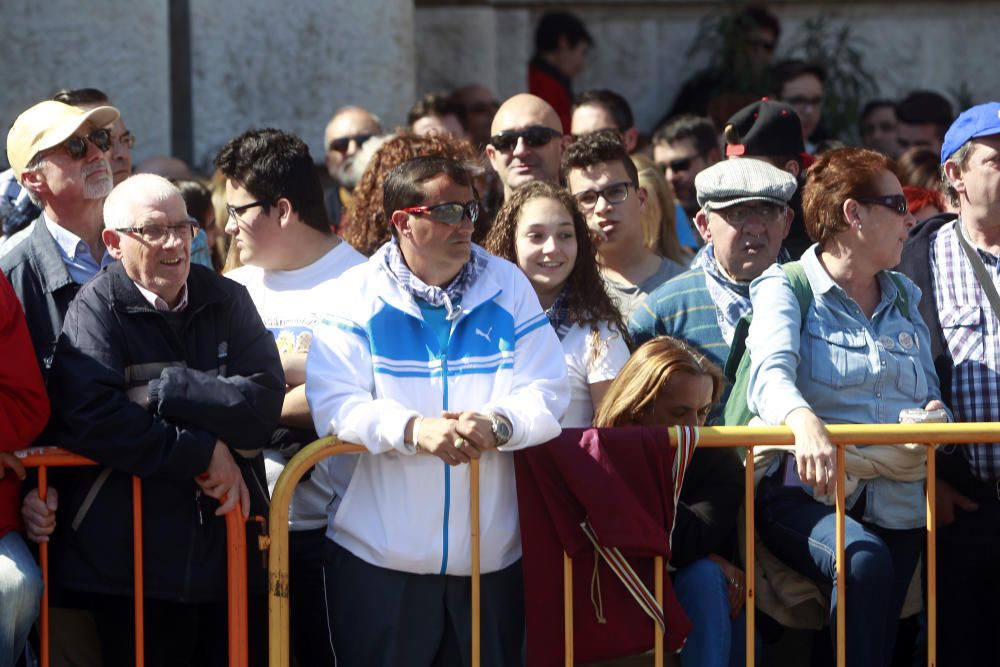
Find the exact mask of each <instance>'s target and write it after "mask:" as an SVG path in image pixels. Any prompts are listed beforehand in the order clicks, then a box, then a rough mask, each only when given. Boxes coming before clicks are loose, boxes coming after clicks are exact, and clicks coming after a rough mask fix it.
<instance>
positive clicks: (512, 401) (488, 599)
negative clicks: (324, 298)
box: [306, 157, 569, 667]
mask: <svg viewBox="0 0 1000 667" xmlns="http://www.w3.org/2000/svg"><path fill="white" fill-rule="evenodd" d="M384 212H385V217H386V219H387V220H389V221H390V224H391V225H392V239H391V240H390V241H389V242H388V243H386V244H385V245H383V246H382V247H381V248H380V249H379V250H378V251H377V252H376V253H375V254H374V255H373V256H372V257H371V258H370V259H369V260H368V262H367V263H365V264H364V265H362V266H358V267H355V268H353V269H351V270H349V271H348V272H347V273H345V274H344V275H343V276H342V277H341V278H340V279H339V284H338V289H339V290H340V291H341V292H342V293H343V294H346V295H350V296H349V298H344V299H341V300H339V301H337V302H331V303H329V304H328V306H329V311H328V314H327V316H326V318H325V321H324V323H323V325H321V326H318V327H317V328H316V329H315V336H314V338H313V342H312V347H311V348H310V351H309V358H308V361H307V374H308V377H309V383H308V385H307V386H306V395H307V397H308V399H309V405H310V407H311V408H312V414H313V420H314V422H315V425H316V431H317V432H318V433H320V434H321V435H328V434H332V433H336V434H337V435H338V436H339V437H340V438H341V439H343V440H345V441H348V442H356V443H360V444H362V445H364V446H365V448H366V449H367V450H368V451H367V452H365V453H364V454H361V455H360V456H359V457H357V458H356V459H353V460H350V459H344V458H342V457H337V458H335V459H334V460H333V462H332V464H331V466H330V470H331V473H332V478H333V480H334V491H335V493H336V498H337V501H336V502H335V503H333V504H331V506H330V511H329V521H328V528H327V533H326V537H327V540H326V544H325V546H324V548H325V560H326V564H325V568H326V581H327V589H326V591H327V598H328V600H329V604H330V607H329V608H330V614H331V619H332V629H333V637H332V641H333V645H334V648H335V649H336V655H337V659H338V661H339V662H338V664H340V665H345V666H346V667H352V666H359V667H360V666H364V667H369V666H371V667H378V666H382V667H394V666H395V665H400V664H406V665H414V666H415V667H421V666H424V667H428V666H429V665H431V664H448V665H451V664H456V665H457V664H463V663H464V664H467V663H468V661H469V659H470V658H469V656H470V644H469V642H470V632H471V626H470V598H469V586H470V580H469V575H470V573H471V568H472V562H471V552H470V542H469V529H470V528H469V526H470V524H469V483H470V476H469V466H468V465H466V464H468V463H469V462H470V461H471V460H473V459H478V460H479V475H480V480H481V482H480V484H481V486H480V488H481V496H480V508H481V517H480V536H481V552H480V553H481V560H480V564H481V568H482V569H481V571H482V573H483V574H482V579H481V583H482V593H483V594H482V607H481V610H482V619H483V627H484V628H490V631H489V632H484V633H483V635H482V645H481V648H482V651H481V656H482V661H483V664H484V665H494V666H496V667H501V666H506V665H515V664H520V663H521V649H522V644H523V638H524V601H523V583H522V576H521V563H520V558H521V541H520V534H519V530H518V513H517V502H516V492H515V488H514V468H513V461H512V458H511V455H510V450H516V449H519V448H522V447H528V446H531V445H537V444H539V443H542V442H545V441H547V440H549V439H551V438H552V437H554V436H555V435H557V434H558V433H559V421H558V420H559V418H560V417H561V416H562V413H563V412H564V411H565V409H566V406H567V405H568V403H569V389H568V386H567V381H566V367H565V364H564V363H563V360H562V354H561V353H560V345H559V341H558V339H557V338H556V336H555V333H554V331H553V330H552V327H550V326H548V319H547V318H546V317H545V314H544V312H543V311H542V309H541V306H540V305H539V303H538V298H537V297H536V296H535V294H534V290H533V289H532V287H531V285H530V283H529V282H528V280H527V278H525V276H524V274H523V273H522V272H521V271H520V270H519V269H518V268H517V267H516V266H515V265H513V264H511V263H510V262H507V261H504V260H502V259H499V258H497V257H494V256H492V255H490V254H489V253H487V252H485V251H484V250H483V249H482V248H480V247H478V246H476V245H473V244H472V242H471V238H472V231H473V225H474V222H475V218H476V216H477V215H478V202H477V201H476V200H475V198H474V192H473V188H472V182H471V178H470V175H469V174H468V172H467V171H466V170H465V168H464V167H463V166H462V165H460V164H459V163H457V162H455V161H452V160H448V159H444V158H436V157H419V158H415V159H412V160H409V161H407V162H404V163H402V164H401V165H399V166H397V167H396V168H394V169H393V170H392V171H391V172H389V174H388V176H387V177H386V180H385V185H384Z"/></svg>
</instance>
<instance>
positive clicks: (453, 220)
mask: <svg viewBox="0 0 1000 667" xmlns="http://www.w3.org/2000/svg"><path fill="white" fill-rule="evenodd" d="M400 210H402V211H403V212H404V213H412V214H413V215H426V216H427V217H428V218H430V219H431V220H433V221H434V222H440V223H443V224H446V225H457V224H459V223H460V222H462V220H463V219H464V218H465V217H466V216H468V218H469V220H471V221H472V224H476V220H478V219H479V202H478V201H476V200H475V199H472V200H470V201H467V202H465V203H464V204H463V203H461V202H457V201H450V202H445V203H444V204H436V205H434V206H411V207H410V208H404V209H400Z"/></svg>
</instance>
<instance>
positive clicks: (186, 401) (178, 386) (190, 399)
mask: <svg viewBox="0 0 1000 667" xmlns="http://www.w3.org/2000/svg"><path fill="white" fill-rule="evenodd" d="M219 371H220V372H219V374H218V375H213V374H209V373H205V372H202V371H198V370H194V369H191V368H183V367H171V368H164V369H163V371H162V373H161V374H160V379H159V381H158V382H153V383H151V386H150V403H152V404H154V405H156V406H157V412H158V414H160V415H162V416H163V417H164V418H166V419H176V420H178V421H183V422H184V423H187V424H191V425H193V426H196V427H198V428H202V429H205V430H207V431H210V432H211V433H212V434H214V435H215V436H216V437H218V438H219V439H220V440H222V441H223V442H225V443H226V444H227V445H229V446H230V447H232V448H233V449H235V450H237V451H239V452H240V453H241V454H243V455H244V456H254V455H255V454H256V453H257V452H258V451H259V450H260V449H262V448H263V447H266V446H267V445H268V444H269V443H270V442H271V434H272V432H273V431H274V429H275V428H277V426H278V419H279V418H280V417H281V404H282V401H284V398H285V375H284V372H283V371H282V369H281V358H280V357H279V356H278V348H277V346H276V345H275V343H274V337H273V336H272V335H271V334H270V332H268V330H267V329H266V328H265V327H264V323H263V322H262V321H261V319H260V315H259V314H258V313H257V310H256V308H254V306H253V302H252V301H251V300H250V297H249V295H248V294H247V292H246V289H245V288H243V287H242V286H240V288H239V291H238V292H237V294H236V296H235V299H234V303H233V304H232V314H231V318H230V329H229V340H228V342H227V357H226V360H225V369H221V368H220V369H219Z"/></svg>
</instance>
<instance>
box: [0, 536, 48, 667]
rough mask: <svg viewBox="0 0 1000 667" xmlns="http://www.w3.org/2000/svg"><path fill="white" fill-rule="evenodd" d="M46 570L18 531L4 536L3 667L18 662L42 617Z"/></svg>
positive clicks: (0, 591) (0, 545)
mask: <svg viewBox="0 0 1000 667" xmlns="http://www.w3.org/2000/svg"><path fill="white" fill-rule="evenodd" d="M41 599H42V573H41V572H40V571H39V569H38V565H36V564H35V559H34V558H33V557H32V555H31V552H30V551H29V550H28V547H27V545H25V543H24V540H23V539H21V536H20V535H19V534H18V533H15V532H13V531H11V532H9V533H7V534H6V535H4V536H3V537H0V667H9V666H12V665H14V663H15V662H17V659H18V658H19V657H20V656H21V653H22V652H23V651H24V642H25V640H26V639H27V638H28V631H29V630H31V625H32V623H34V622H35V618H37V617H38V609H39V605H40V604H41Z"/></svg>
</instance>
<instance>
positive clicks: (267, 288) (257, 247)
mask: <svg viewBox="0 0 1000 667" xmlns="http://www.w3.org/2000/svg"><path fill="white" fill-rule="evenodd" d="M215 166H216V168H217V169H218V170H219V171H220V172H221V173H222V175H223V176H225V177H226V201H227V203H228V205H227V207H226V208H227V209H228V211H229V219H228V221H227V222H226V225H225V227H226V232H227V233H229V234H230V235H232V238H233V243H235V244H236V247H237V249H238V251H239V258H240V261H241V262H242V264H243V266H241V267H240V268H238V269H235V270H234V271H230V272H229V273H227V274H226V277H227V278H229V279H231V280H235V281H236V282H238V283H240V284H241V285H243V286H245V287H246V288H247V290H248V291H249V292H250V298H251V299H253V302H254V305H255V306H256V307H257V311H258V312H259V313H260V316H261V319H262V320H263V321H264V326H266V327H267V329H268V331H270V332H271V335H272V336H273V337H274V340H275V342H276V343H277V345H278V351H279V353H280V354H281V365H282V369H283V370H284V372H285V386H286V391H285V398H284V402H283V403H282V409H281V421H280V424H279V427H278V429H277V430H275V432H274V434H273V436H272V437H271V441H270V443H269V446H268V447H267V448H266V449H265V450H264V465H265V468H266V469H267V483H268V490H270V491H273V490H274V485H275V483H276V482H277V481H278V476H279V475H281V472H282V471H283V470H284V468H285V465H286V464H287V463H288V460H289V459H290V458H291V457H292V456H294V455H295V454H296V453H297V452H298V451H299V449H301V448H302V447H304V446H305V445H308V444H309V443H311V442H312V441H314V440H316V439H317V437H318V436H317V435H316V431H315V429H314V428H313V423H312V416H311V414H310V412H309V405H308V403H306V388H305V379H306V378H305V360H306V354H307V353H308V351H309V345H310V342H311V340H312V334H313V326H314V324H315V323H316V313H317V311H319V310H321V309H323V308H325V307H327V306H328V304H329V303H336V302H338V301H340V300H343V299H346V298H348V295H346V294H344V293H343V292H340V291H338V289H337V282H336V279H337V278H338V277H339V276H340V275H341V274H342V273H344V271H346V270H348V269H350V268H351V267H353V266H356V265H358V264H362V263H364V261H365V258H364V256H363V255H362V254H361V253H359V252H358V251H356V250H355V249H354V248H352V247H351V246H350V245H348V244H347V243H344V242H343V241H342V240H341V239H340V237H338V236H337V235H336V234H334V233H333V232H332V231H330V224H329V220H328V218H327V216H326V210H325V208H324V207H323V188H322V186H321V185H320V182H319V177H318V176H317V175H316V170H315V168H314V167H313V159H312V156H311V155H310V154H309V148H308V147H307V146H306V145H305V143H304V142H303V141H302V140H301V139H300V138H299V137H296V136H294V135H291V134H288V133H287V132H282V131H281V130H274V129H262V130H250V131H248V132H245V133H243V134H241V135H240V136H238V137H235V138H233V139H231V140H229V141H228V142H227V143H226V145H225V146H223V147H222V150H221V151H219V155H218V156H217V157H216V158H215ZM332 500H333V483H332V481H331V480H330V478H329V475H328V473H327V468H326V466H325V465H324V466H318V467H316V468H315V469H313V471H312V473H311V474H310V475H309V478H308V479H305V480H303V481H302V482H300V483H299V485H298V486H297V487H296V489H295V494H294V495H293V497H292V504H291V508H290V511H289V520H288V528H289V533H288V550H289V557H290V566H291V567H290V581H289V589H290V591H291V594H290V598H291V615H292V618H293V620H292V625H291V627H292V641H291V645H292V654H293V656H294V658H295V660H296V661H297V662H298V664H300V665H332V664H335V663H336V657H335V656H334V654H333V648H332V647H331V646H330V642H329V641H326V638H327V637H328V635H329V628H328V627H327V614H326V594H325V592H324V588H323V535H324V533H325V531H326V507H327V505H328V504H329V503H330V502H331V501H332Z"/></svg>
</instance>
